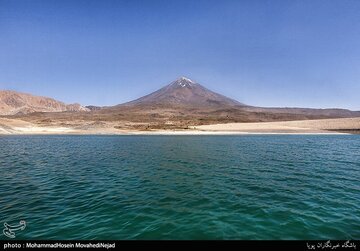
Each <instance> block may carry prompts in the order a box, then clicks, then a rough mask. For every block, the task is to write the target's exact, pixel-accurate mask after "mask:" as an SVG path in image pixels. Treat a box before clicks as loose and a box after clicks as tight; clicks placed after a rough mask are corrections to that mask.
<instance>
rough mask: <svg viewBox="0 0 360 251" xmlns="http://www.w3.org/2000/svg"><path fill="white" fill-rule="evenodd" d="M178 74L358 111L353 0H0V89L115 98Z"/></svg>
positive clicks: (213, 85)
mask: <svg viewBox="0 0 360 251" xmlns="http://www.w3.org/2000/svg"><path fill="white" fill-rule="evenodd" d="M182 75H184V76H187V77H189V78H191V79H194V80H196V81H198V82H199V83H201V84H203V85H205V86H206V87H208V88H209V89H212V90H214V91H217V92H219V93H222V94H224V95H227V96H229V97H232V98H235V99H237V100H239V101H241V102H244V103H247V104H251V105H258V106H288V107H294V106H296V107H319V108H325V107H343V108H349V109H353V110H360V98H359V94H360V1H357V0H338V1H335V0H325V1H320V0H309V1H305V0H303V1H294V0H288V1H280V0H273V1H256V0H255V1H253V0H249V1H245V0H243V1H241V0H235V1H230V0H229V1H226V0H221V1H220V0H216V1H211V0H205V1H202V0H196V1H195V0H189V1H187V0H180V1H175V0H173V1H171V0H165V1H155V0H143V1H137V0H129V1H120V0H117V1H106V0H97V1H90V0H88V1H80V0H71V1H66V0H46V1H45V0H44V1H37V0H23V1H18V0H0V89H12V90H17V91H22V92H29V93H33V94H37V95H43V96H50V97H54V98H56V99H59V100H62V101H64V102H67V103H72V102H80V103H81V104H84V105H89V104H92V105H115V104H119V103H123V102H126V101H129V100H132V99H134V98H137V97H139V96H142V95H145V94H148V93H149V92H151V91H154V90H156V89H158V88H160V87H162V86H163V85H166V84H167V83H169V82H170V81H172V80H174V79H175V78H177V77H179V76H182Z"/></svg>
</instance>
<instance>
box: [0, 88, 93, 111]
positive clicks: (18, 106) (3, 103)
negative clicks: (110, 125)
mask: <svg viewBox="0 0 360 251" xmlns="http://www.w3.org/2000/svg"><path fill="white" fill-rule="evenodd" d="M65 111H73V112H79V111H89V109H87V108H85V107H83V106H81V105H80V104H69V105H67V104H65V103H63V102H60V101H57V100H55V99H52V98H47V97H40V96H34V95H31V94H26V93H20V92H16V91H0V115H21V114H28V113H33V112H65Z"/></svg>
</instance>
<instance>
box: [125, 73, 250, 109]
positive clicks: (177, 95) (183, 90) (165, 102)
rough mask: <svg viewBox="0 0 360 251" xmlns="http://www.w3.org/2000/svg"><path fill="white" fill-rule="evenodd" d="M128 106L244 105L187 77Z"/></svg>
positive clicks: (195, 106) (129, 103)
mask: <svg viewBox="0 0 360 251" xmlns="http://www.w3.org/2000/svg"><path fill="white" fill-rule="evenodd" d="M124 105H128V106H133V105H136V106H156V105H162V106H167V107H172V106H177V107H179V106H181V107H194V108H199V107H213V108H214V107H224V106H229V107H232V106H234V107H236V106H244V104H242V103H240V102H238V101H236V100H233V99H230V98H228V97H225V96H223V95H221V94H218V93H215V92H213V91H210V90H208V89H206V88H205V87H204V86H202V85H200V84H199V83H196V82H195V81H193V80H190V79H188V78H185V77H181V78H179V79H177V80H175V81H173V82H171V83H170V84H169V85H167V86H165V87H163V88H161V89H159V90H157V91H155V92H153V93H151V94H149V95H146V96H144V97H141V98H139V99H136V100H134V101H131V102H128V103H125V104H124Z"/></svg>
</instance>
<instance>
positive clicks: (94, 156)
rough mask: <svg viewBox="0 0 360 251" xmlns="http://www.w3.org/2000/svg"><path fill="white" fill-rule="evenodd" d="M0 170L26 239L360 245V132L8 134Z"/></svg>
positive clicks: (0, 198) (6, 200)
mask: <svg viewBox="0 0 360 251" xmlns="http://www.w3.org/2000/svg"><path fill="white" fill-rule="evenodd" d="M0 174H1V175H0V226H2V225H3V222H7V223H9V224H16V223H18V222H19V221H20V220H25V221H26V223H27V227H26V229H25V230H23V231H19V232H17V233H16V234H17V237H16V238H17V239H360V182H359V181H360V135H344V136H340V135H336V136H335V135H334V136H329V135H328V136H311V135H309V136H304V135H273V136H270V135H264V136H6V137H0ZM1 233H2V229H1ZM1 233H0V239H6V238H7V237H5V236H4V235H2V234H1Z"/></svg>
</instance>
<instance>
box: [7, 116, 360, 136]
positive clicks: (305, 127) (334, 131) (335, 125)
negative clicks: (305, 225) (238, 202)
mask: <svg viewBox="0 0 360 251" xmlns="http://www.w3.org/2000/svg"><path fill="white" fill-rule="evenodd" d="M118 125H119V122H102V123H100V124H94V122H89V121H76V122H75V123H73V124H71V123H70V122H69V123H68V124H65V125H64V124H58V123H54V124H35V123H32V122H28V121H24V120H20V119H11V118H0V135H353V134H359V133H360V118H342V119H323V120H298V121H278V122H258V123H228V124H212V125H201V126H190V127H188V129H149V130H136V129H133V128H131V127H128V128H126V127H124V128H122V127H120V128H119V126H118Z"/></svg>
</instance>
